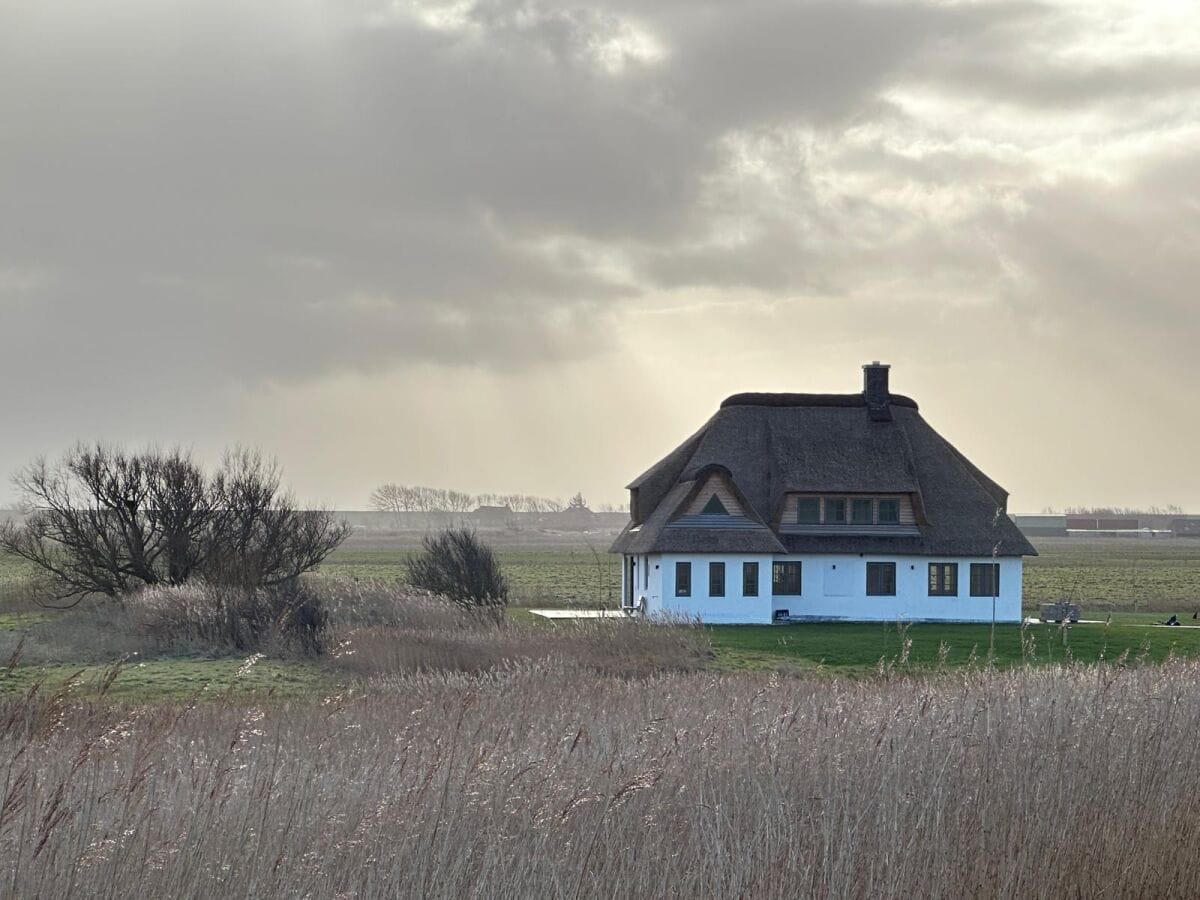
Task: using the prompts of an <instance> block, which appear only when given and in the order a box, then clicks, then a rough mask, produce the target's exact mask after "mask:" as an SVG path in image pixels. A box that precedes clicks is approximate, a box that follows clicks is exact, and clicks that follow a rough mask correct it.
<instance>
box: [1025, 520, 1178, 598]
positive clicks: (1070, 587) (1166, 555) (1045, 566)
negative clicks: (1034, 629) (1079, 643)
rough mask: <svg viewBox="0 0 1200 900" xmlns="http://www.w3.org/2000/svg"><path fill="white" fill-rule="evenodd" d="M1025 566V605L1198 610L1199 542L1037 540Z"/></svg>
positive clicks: (1110, 539) (1142, 539) (1108, 539)
mask: <svg viewBox="0 0 1200 900" xmlns="http://www.w3.org/2000/svg"><path fill="white" fill-rule="evenodd" d="M1034 545H1035V546H1036V547H1037V549H1038V553H1039V554H1040V556H1037V557H1033V558H1030V559H1027V560H1026V561H1025V603H1026V606H1027V608H1035V607H1036V606H1037V604H1039V603H1049V602H1051V601H1054V600H1062V599H1066V600H1071V601H1073V602H1076V603H1081V604H1083V605H1084V606H1085V607H1090V608H1092V609H1093V610H1096V609H1114V610H1115V609H1120V610H1139V609H1143V610H1162V611H1169V612H1176V613H1179V614H1180V615H1181V616H1182V615H1183V614H1184V612H1187V613H1188V614H1191V613H1192V612H1195V611H1196V610H1200V540H1198V539H1194V538H1161V539H1153V540H1151V539H1145V538H1093V539H1085V538H1077V537H1071V538H1038V539H1036V540H1035V541H1034Z"/></svg>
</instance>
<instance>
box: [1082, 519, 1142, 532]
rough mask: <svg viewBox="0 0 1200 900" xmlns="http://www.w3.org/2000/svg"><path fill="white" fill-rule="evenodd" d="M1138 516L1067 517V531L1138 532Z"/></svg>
mask: <svg viewBox="0 0 1200 900" xmlns="http://www.w3.org/2000/svg"><path fill="white" fill-rule="evenodd" d="M1139 528H1141V522H1140V521H1139V520H1138V518H1137V517H1136V516H1067V531H1137V530H1138V529H1139Z"/></svg>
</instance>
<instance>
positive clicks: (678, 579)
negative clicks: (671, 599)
mask: <svg viewBox="0 0 1200 900" xmlns="http://www.w3.org/2000/svg"><path fill="white" fill-rule="evenodd" d="M675 596H676V597H690V596H692V564H691V563H690V562H677V563H675Z"/></svg>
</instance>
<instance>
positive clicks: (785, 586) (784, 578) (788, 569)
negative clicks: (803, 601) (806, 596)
mask: <svg viewBox="0 0 1200 900" xmlns="http://www.w3.org/2000/svg"><path fill="white" fill-rule="evenodd" d="M771 593H772V594H774V595H775V596H776V597H780V596H789V597H791V596H797V597H798V596H799V595H800V594H801V593H802V591H801V581H800V563H798V562H777V563H775V564H774V565H772V566H771Z"/></svg>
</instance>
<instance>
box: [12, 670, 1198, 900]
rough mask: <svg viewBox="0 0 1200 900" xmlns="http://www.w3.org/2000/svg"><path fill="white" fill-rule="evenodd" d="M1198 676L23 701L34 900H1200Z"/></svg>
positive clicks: (520, 686)
mask: <svg viewBox="0 0 1200 900" xmlns="http://www.w3.org/2000/svg"><path fill="white" fill-rule="evenodd" d="M1198 684H1200V666H1198V665H1197V664H1195V663H1182V662H1176V663H1172V664H1170V665H1168V666H1165V667H1163V668H1157V667H1144V668H1128V669H1115V668H1104V667H1100V668H1082V667H1079V668H1068V669H1061V668H1031V669H1025V670H1019V671H1014V672H1009V673H995V672H979V673H962V672H956V673H945V674H941V675H937V676H932V677H924V678H912V677H893V678H888V679H885V680H875V679H861V680H841V679H827V678H821V679H811V678H787V677H784V678H771V679H764V678H761V677H748V676H718V675H711V674H680V675H668V676H660V677H654V678H649V679H614V678H608V677H605V676H599V675H595V674H589V673H586V672H583V671H579V670H571V669H567V668H563V667H561V666H559V665H558V664H554V663H529V664H522V665H514V666H510V667H509V668H508V669H507V670H504V671H498V672H493V673H491V674H488V675H486V676H467V675H461V674H453V673H445V672H441V673H428V674H418V675H410V676H402V677H394V678H393V679H391V680H390V682H389V683H388V684H387V685H386V686H385V685H382V684H381V685H380V686H378V687H376V688H374V689H372V690H370V691H369V692H367V693H366V694H364V695H361V696H355V697H351V696H334V697H330V698H327V699H326V701H325V702H323V703H315V704H312V705H304V706H263V707H249V708H247V707H242V706H238V705H234V704H232V703H229V702H227V703H224V704H220V703H205V704H196V705H191V706H163V707H158V708H140V709H129V708H123V707H119V706H115V705H103V704H90V705H86V706H79V705H74V704H73V703H72V702H71V699H70V693H69V691H67V690H64V691H61V692H59V694H58V695H57V696H49V697H43V696H40V695H34V696H31V697H8V698H6V699H3V700H0V883H2V884H3V885H4V891H5V892H6V893H7V894H10V895H13V896H22V897H52V896H68V895H79V896H82V895H104V896H135V895H136V896H158V897H166V896H225V895H228V896H255V897H294V896H314V897H316V896H320V897H334V896H355V897H366V898H371V897H390V896H422V897H454V898H458V897H464V896H481V895H483V896H509V897H518V896H520V897H544V896H577V897H613V896H621V897H624V896H648V897H665V896H673V897H674V896H685V897H696V896H722V897H731V896H742V897H763V898H791V897H797V896H802V897H810V896H815V897H849V898H868V897H869V898H910V897H947V898H949V897H984V898H987V897H1061V896H1071V897H1093V896H1125V897H1130V896H1147V897H1151V896H1152V897H1185V896H1190V895H1191V894H1192V893H1193V890H1194V886H1195V885H1196V884H1197V883H1200V829H1197V828H1195V827H1194V826H1195V822H1196V821H1197V819H1198V817H1200V794H1198V793H1197V792H1196V791H1192V790H1188V789H1187V788H1186V785H1184V784H1181V777H1180V774H1181V773H1187V772H1192V771H1196V769H1197V766H1198V765H1200V745H1198V744H1197V742H1196V741H1195V739H1194V736H1195V733H1196V730H1197V727H1198V726H1200V691H1198V690H1197V686H1198Z"/></svg>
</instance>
